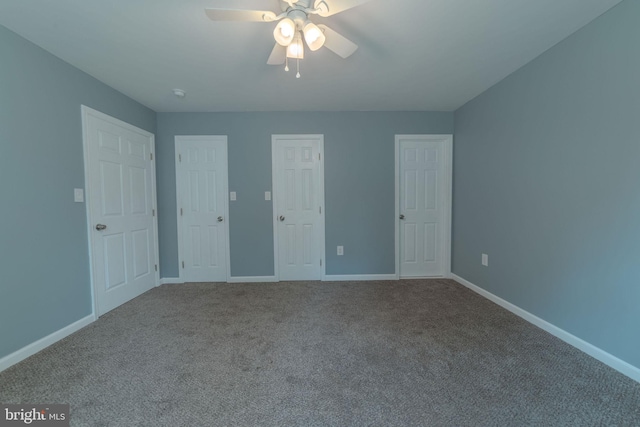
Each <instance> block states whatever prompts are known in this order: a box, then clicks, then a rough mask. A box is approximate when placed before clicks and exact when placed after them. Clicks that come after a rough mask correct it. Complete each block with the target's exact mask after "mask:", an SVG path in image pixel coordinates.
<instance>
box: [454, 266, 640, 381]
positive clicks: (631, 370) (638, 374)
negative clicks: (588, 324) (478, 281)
mask: <svg viewBox="0 0 640 427" xmlns="http://www.w3.org/2000/svg"><path fill="white" fill-rule="evenodd" d="M451 278H452V279H453V280H455V281H456V282H458V283H460V284H461V285H463V286H466V287H467V288H469V289H471V290H472V291H474V292H476V293H478V294H480V295H482V296H483V297H485V298H487V299H488V300H491V301H493V302H495V303H496V304H498V305H499V306H501V307H503V308H506V309H507V310H509V311H510V312H512V313H513V314H515V315H516V316H519V317H521V318H523V319H524V320H526V321H527V322H529V323H532V324H534V325H536V326H537V327H539V328H540V329H543V330H545V331H547V332H549V333H550V334H551V335H554V336H556V337H558V338H560V339H561V340H562V341H564V342H566V343H567V344H570V345H572V346H574V347H575V348H577V349H578V350H581V351H583V352H585V353H587V354H588V355H589V356H591V357H593V358H595V359H598V360H599V361H601V362H602V363H604V364H605V365H608V366H610V367H612V368H613V369H615V370H616V371H618V372H620V373H622V374H624V375H626V376H628V377H629V378H631V379H632V380H635V381H638V382H640V368H638V367H636V366H633V365H631V364H630V363H627V362H625V361H624V360H621V359H618V358H617V357H615V356H614V355H612V354H610V353H607V352H606V351H604V350H602V349H601V348H598V347H596V346H594V345H593V344H590V343H588V342H586V341H584V340H583V339H580V338H578V337H576V336H575V335H572V334H570V333H569V332H567V331H565V330H564V329H560V328H559V327H557V326H555V325H553V324H551V323H549V322H547V321H546V320H543V319H541V318H539V317H538V316H535V315H533V314H531V313H529V312H528V311H526V310H523V309H521V308H520V307H518V306H516V305H514V304H512V303H510V302H508V301H506V300H503V299H502V298H500V297H498V296H496V295H494V294H492V293H491V292H489V291H486V290H484V289H482V288H481V287H479V286H476V285H474V284H473V283H471V282H469V281H468V280H465V279H463V278H462V277H460V276H458V275H456V274H453V273H452V274H451Z"/></svg>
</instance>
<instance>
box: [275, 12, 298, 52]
mask: <svg viewBox="0 0 640 427" xmlns="http://www.w3.org/2000/svg"><path fill="white" fill-rule="evenodd" d="M295 35H296V24H295V23H294V22H293V20H291V19H290V18H284V19H283V20H281V21H280V22H278V25H276V29H275V30H273V38H274V39H276V42H277V43H278V44H279V45H280V46H289V45H290V44H291V42H292V41H293V38H294V37H295Z"/></svg>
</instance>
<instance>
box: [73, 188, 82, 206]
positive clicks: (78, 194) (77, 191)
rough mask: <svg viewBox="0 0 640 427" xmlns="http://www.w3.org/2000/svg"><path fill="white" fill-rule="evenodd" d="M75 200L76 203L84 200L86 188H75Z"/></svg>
mask: <svg viewBox="0 0 640 427" xmlns="http://www.w3.org/2000/svg"><path fill="white" fill-rule="evenodd" d="M73 201H74V202H76V203H82V202H84V190H83V189H82V188H74V189H73Z"/></svg>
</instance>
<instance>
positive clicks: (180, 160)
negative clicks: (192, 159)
mask: <svg viewBox="0 0 640 427" xmlns="http://www.w3.org/2000/svg"><path fill="white" fill-rule="evenodd" d="M178 161H179V162H182V154H178Z"/></svg>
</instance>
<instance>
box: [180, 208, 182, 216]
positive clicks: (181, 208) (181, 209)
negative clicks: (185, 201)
mask: <svg viewBox="0 0 640 427" xmlns="http://www.w3.org/2000/svg"><path fill="white" fill-rule="evenodd" d="M180 216H182V208H180Z"/></svg>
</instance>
